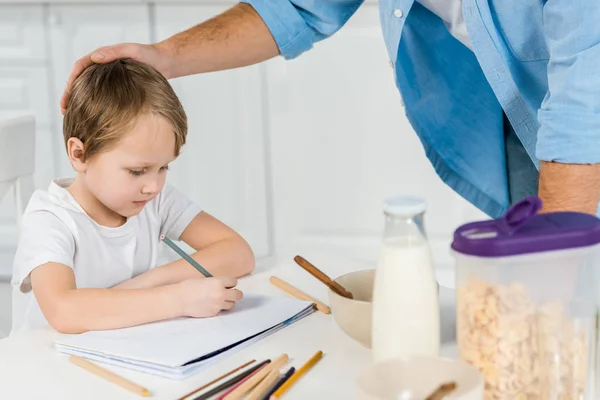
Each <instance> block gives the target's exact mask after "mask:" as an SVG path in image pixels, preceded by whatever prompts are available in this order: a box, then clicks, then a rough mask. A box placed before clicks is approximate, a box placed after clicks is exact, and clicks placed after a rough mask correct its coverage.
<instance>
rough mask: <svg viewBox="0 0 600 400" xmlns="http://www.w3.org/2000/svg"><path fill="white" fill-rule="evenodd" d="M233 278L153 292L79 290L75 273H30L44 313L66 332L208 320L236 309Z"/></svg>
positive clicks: (48, 269)
mask: <svg viewBox="0 0 600 400" xmlns="http://www.w3.org/2000/svg"><path fill="white" fill-rule="evenodd" d="M232 284H235V279H231V280H230V281H228V280H227V279H222V280H219V279H211V280H206V279H202V280H199V279H196V280H190V281H187V282H184V284H177V285H167V286H161V287H156V288H149V289H139V290H118V289H91V288H90V289H78V288H77V287H76V285H75V275H74V274H73V270H72V269H71V268H70V267H68V266H66V265H63V264H59V263H47V264H44V265H41V266H39V267H37V268H36V269H34V270H33V271H32V272H31V285H32V288H33V292H34V295H35V297H36V300H37V302H38V304H39V306H40V309H41V311H42V313H43V314H44V317H45V318H46V320H47V321H48V322H49V323H50V325H51V326H52V327H53V328H54V329H56V330H57V331H59V332H62V333H82V332H86V331H90V330H105V329H118V328H123V327H128V326H135V325H140V324H144V323H148V322H153V321H159V320H164V319H168V318H175V317H179V316H192V317H207V316H212V315H216V314H217V313H218V312H219V311H221V310H223V309H229V308H231V307H233V305H234V304H235V302H236V301H238V300H239V299H240V298H241V293H239V292H238V291H235V290H227V289H226V286H229V285H232Z"/></svg>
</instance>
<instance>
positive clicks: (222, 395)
mask: <svg viewBox="0 0 600 400" xmlns="http://www.w3.org/2000/svg"><path fill="white" fill-rule="evenodd" d="M266 367H267V366H266V365H263V366H262V367H260V368H259V369H257V370H256V371H254V372H253V373H251V374H250V375H248V376H247V377H245V378H244V379H242V380H241V381H239V382H238V383H236V384H235V385H233V386H232V387H230V388H229V389H227V390H226V391H225V392H223V393H221V395H220V396H219V397H217V398H216V399H215V400H223V399H224V398H225V397H227V396H228V395H229V393H231V392H233V391H234V390H235V389H237V388H238V387H240V386H242V385H243V384H244V383H245V382H246V381H247V380H248V379H250V378H252V377H253V376H254V375H256V374H258V373H259V372H260V371H261V370H262V369H263V368H266Z"/></svg>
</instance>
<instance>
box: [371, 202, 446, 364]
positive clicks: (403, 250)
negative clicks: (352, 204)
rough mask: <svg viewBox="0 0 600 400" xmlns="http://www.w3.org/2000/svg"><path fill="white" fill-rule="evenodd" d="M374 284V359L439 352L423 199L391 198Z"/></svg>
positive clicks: (434, 285) (437, 316) (386, 207)
mask: <svg viewBox="0 0 600 400" xmlns="http://www.w3.org/2000/svg"><path fill="white" fill-rule="evenodd" d="M383 211H384V215H385V231H384V235H383V241H382V244H381V249H380V254H379V261H378V264H377V268H376V271H375V283H374V287H373V316H372V318H373V319H372V321H373V322H372V352H373V358H374V361H375V362H379V361H383V360H386V359H390V358H396V357H399V356H404V355H411V354H417V355H438V353H439V348H440V311H439V302H438V288H437V282H436V280H435V274H434V271H433V262H432V258H431V251H430V248H429V243H428V242H427V236H426V234H425V229H424V226H423V217H424V214H425V202H424V201H423V200H421V199H418V198H411V197H396V198H391V199H388V200H387V201H386V202H385V203H384V207H383Z"/></svg>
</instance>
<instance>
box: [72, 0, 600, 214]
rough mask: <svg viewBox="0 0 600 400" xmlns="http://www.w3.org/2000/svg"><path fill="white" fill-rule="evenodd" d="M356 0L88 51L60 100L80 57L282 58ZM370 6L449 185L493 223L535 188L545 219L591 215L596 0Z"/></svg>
mask: <svg viewBox="0 0 600 400" xmlns="http://www.w3.org/2000/svg"><path fill="white" fill-rule="evenodd" d="M362 1H363V0H335V1H333V0H243V2H242V3H240V4H238V5H236V6H234V7H233V8H231V9H230V10H228V11H226V12H225V13H223V14H221V15H219V16H217V17H215V18H213V19H211V20H209V21H206V22H204V23H202V24H200V25H198V26H196V27H193V28H191V29H188V30H187V31H184V32H181V33H179V34H176V35H174V36H173V37H171V38H169V39H167V40H165V41H163V42H160V43H157V44H155V45H136V44H121V45H117V46H112V47H105V48H101V49H98V50H97V51H96V52H95V53H92V54H90V55H87V56H85V57H83V58H82V59H80V60H79V61H78V62H77V63H76V64H75V67H74V69H73V72H72V74H71V77H70V79H69V82H68V84H67V92H68V88H69V85H70V83H71V82H72V81H73V79H74V77H76V76H77V75H78V74H79V73H80V72H81V71H82V70H83V69H84V68H85V67H86V66H87V65H89V64H90V63H92V62H106V61H111V60H113V59H115V58H120V57H131V58H135V59H137V60H140V61H143V62H146V63H149V64H151V65H153V66H154V67H155V68H157V69H158V70H159V71H160V72H161V73H163V74H164V75H165V76H166V77H167V78H173V77H177V76H182V75H189V74H194V73H201V72H208V71H214V70H221V69H227V68H235V67H240V66H245V65H249V64H253V63H257V62H261V61H263V60H267V59H269V58H272V57H275V56H277V55H282V56H283V57H285V58H288V59H290V58H294V57H297V56H299V55H300V54H301V53H303V52H304V51H306V50H308V49H310V48H311V46H312V45H313V44H314V43H316V42H317V41H320V40H322V39H325V38H327V37H329V36H331V35H332V34H334V33H335V32H336V31H337V30H338V29H339V28H340V27H341V26H342V25H343V24H344V23H345V22H346V21H347V20H348V19H349V18H350V17H351V16H352V14H353V13H354V12H355V11H356V9H357V8H358V7H359V6H360V5H361V3H362ZM379 3H380V4H379V6H380V11H381V12H380V15H381V23H382V31H383V36H384V39H385V42H386V46H387V49H388V53H389V56H390V62H391V64H392V66H393V67H394V68H395V72H396V84H397V86H398V89H399V90H400V91H401V92H402V97H403V99H404V102H405V105H406V108H405V110H406V115H407V117H408V119H409V120H410V122H411V124H412V126H413V128H414V130H415V131H416V133H417V134H418V135H419V138H420V139H421V141H422V143H423V146H424V148H425V151H426V154H427V156H428V157H429V159H430V160H431V162H432V164H433V165H434V167H435V169H436V171H437V172H438V174H439V175H440V177H441V178H442V179H443V180H444V181H445V182H446V183H447V184H448V185H450V186H451V187H452V188H453V189H454V190H455V191H457V192H458V193H459V194H461V195H462V196H463V197H465V198H466V199H467V200H469V201H470V202H471V203H473V204H475V205H476V206H477V207H479V208H480V209H482V210H483V211H485V212H486V213H488V214H489V215H491V216H493V217H498V216H500V215H502V214H503V213H504V212H505V211H506V210H507V208H508V207H509V206H510V204H512V203H514V202H516V201H518V200H520V199H521V198H522V197H524V196H525V195H529V194H536V192H537V193H538V194H539V196H540V197H541V198H542V200H543V201H544V211H558V210H573V211H581V212H587V213H590V214H595V213H596V212H597V210H598V203H599V200H600V164H599V163H600V146H599V145H600V75H599V74H596V73H595V71H594V69H593V68H594V67H593V66H594V65H595V64H596V63H597V62H598V61H600V44H598V43H600V24H598V22H597V21H600V2H598V1H597V0H581V1H580V2H579V3H578V4H576V5H575V4H573V3H572V2H569V1H568V0H418V1H414V0H379ZM349 84H350V83H349ZM67 98H68V96H67V95H65V96H64V97H63V99H62V100H61V106H62V107H63V108H64V107H65V106H66V104H67ZM538 169H539V174H538ZM538 177H539V185H538Z"/></svg>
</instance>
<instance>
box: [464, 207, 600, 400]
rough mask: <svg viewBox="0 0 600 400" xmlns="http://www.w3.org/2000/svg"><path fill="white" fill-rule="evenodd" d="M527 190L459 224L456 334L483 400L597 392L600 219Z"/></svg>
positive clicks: (572, 399)
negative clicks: (545, 209) (491, 215)
mask: <svg viewBox="0 0 600 400" xmlns="http://www.w3.org/2000/svg"><path fill="white" fill-rule="evenodd" d="M540 208H541V201H540V200H539V199H538V198H536V197H528V198H526V199H524V200H523V201H522V202H520V203H518V204H516V205H515V206H514V207H512V208H511V209H510V210H509V211H508V212H507V214H506V215H505V216H504V217H503V218H500V219H496V220H488V221H480V222H474V223H470V224H467V225H464V226H461V227H460V228H458V229H457V230H456V232H455V234H454V241H453V243H452V249H453V253H454V256H455V259H456V288H457V315H456V318H457V341H458V347H459V352H460V357H461V359H462V360H464V361H466V362H468V363H470V364H472V365H474V366H475V367H477V368H478V369H479V370H480V371H481V373H482V374H483V376H484V379H485V395H484V399H486V400H487V399H489V400H492V399H494V400H500V399H502V400H533V399H535V400H540V399H543V400H559V399H560V400H566V399H569V400H579V399H593V398H594V391H595V390H596V389H595V387H594V385H595V381H597V379H594V378H595V377H594V373H595V372H594V365H595V361H596V326H597V309H598V307H597V305H598V301H597V293H598V290H597V289H598V285H597V283H596V282H597V277H598V275H599V271H598V264H599V262H600V246H599V243H600V220H599V219H597V218H596V217H594V216H591V215H587V214H579V213H552V214H538V211H539V210H540Z"/></svg>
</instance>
